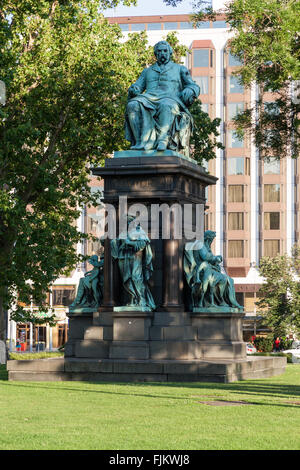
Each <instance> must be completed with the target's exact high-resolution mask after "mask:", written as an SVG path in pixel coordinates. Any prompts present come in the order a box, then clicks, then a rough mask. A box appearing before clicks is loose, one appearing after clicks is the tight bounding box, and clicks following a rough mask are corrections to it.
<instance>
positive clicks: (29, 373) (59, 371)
mask: <svg viewBox="0 0 300 470" xmlns="http://www.w3.org/2000/svg"><path fill="white" fill-rule="evenodd" d="M285 367H286V358H285V357H264V358H262V357H259V356H255V357H254V356H248V357H247V358H245V359H243V360H231V361H230V360H228V361H225V360H221V359H219V360H217V359H215V360H207V361H201V360H193V361H192V360H191V361H179V360H176V361H175V360H160V361H154V360H117V359H116V360H110V359H75V358H66V359H64V358H59V359H50V360H49V359H38V360H30V361H16V360H14V361H12V360H10V361H8V362H7V370H8V374H9V375H8V378H9V380H11V381H14V380H21V381H58V380H66V381H67V380H86V381H102V382H103V381H109V382H112V381H115V382H146V381H152V382H220V383H228V382H233V381H237V380H247V379H259V378H264V377H271V376H275V375H280V374H282V373H283V372H284V371H285Z"/></svg>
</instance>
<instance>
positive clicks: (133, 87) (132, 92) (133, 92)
mask: <svg viewBox="0 0 300 470" xmlns="http://www.w3.org/2000/svg"><path fill="white" fill-rule="evenodd" d="M140 92H141V91H140V89H139V87H138V86H137V85H131V87H130V88H129V90H128V96H129V98H133V97H134V96H137V95H139V94H140Z"/></svg>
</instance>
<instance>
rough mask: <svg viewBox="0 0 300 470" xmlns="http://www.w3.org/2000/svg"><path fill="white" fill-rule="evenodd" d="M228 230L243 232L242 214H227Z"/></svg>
mask: <svg viewBox="0 0 300 470" xmlns="http://www.w3.org/2000/svg"><path fill="white" fill-rule="evenodd" d="M228 230H244V213H243V212H228Z"/></svg>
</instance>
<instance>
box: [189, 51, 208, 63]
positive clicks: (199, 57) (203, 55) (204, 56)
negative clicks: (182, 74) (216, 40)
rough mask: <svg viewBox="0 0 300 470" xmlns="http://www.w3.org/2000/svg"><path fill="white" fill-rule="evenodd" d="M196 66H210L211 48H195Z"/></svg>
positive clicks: (194, 61)
mask: <svg viewBox="0 0 300 470" xmlns="http://www.w3.org/2000/svg"><path fill="white" fill-rule="evenodd" d="M193 59H194V60H193V66H194V67H209V50H208V49H195V50H194V51H193Z"/></svg>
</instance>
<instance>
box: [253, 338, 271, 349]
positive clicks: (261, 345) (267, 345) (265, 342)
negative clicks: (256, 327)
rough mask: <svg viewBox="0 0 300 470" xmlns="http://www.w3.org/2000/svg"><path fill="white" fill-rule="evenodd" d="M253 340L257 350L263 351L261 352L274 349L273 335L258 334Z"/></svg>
mask: <svg viewBox="0 0 300 470" xmlns="http://www.w3.org/2000/svg"><path fill="white" fill-rule="evenodd" d="M253 342H254V346H255V347H256V349H257V351H261V352H272V351H273V337H272V336H257V337H256V338H255V339H254V341H253Z"/></svg>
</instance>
